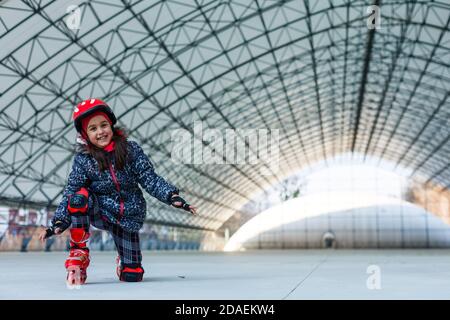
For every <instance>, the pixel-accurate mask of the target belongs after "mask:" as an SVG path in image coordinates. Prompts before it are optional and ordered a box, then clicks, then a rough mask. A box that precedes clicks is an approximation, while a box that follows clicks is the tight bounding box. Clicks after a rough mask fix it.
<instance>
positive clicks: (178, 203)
mask: <svg viewBox="0 0 450 320" xmlns="http://www.w3.org/2000/svg"><path fill="white" fill-rule="evenodd" d="M172 205H173V206H174V207H176V208H182V209H184V210H186V211H189V212H190V213H192V214H193V215H196V214H197V208H196V207H194V206H192V205H190V204H188V203H187V202H186V201H185V200H184V199H183V198H181V197H180V196H179V195H178V194H173V195H172Z"/></svg>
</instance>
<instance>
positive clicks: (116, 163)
mask: <svg viewBox="0 0 450 320" xmlns="http://www.w3.org/2000/svg"><path fill="white" fill-rule="evenodd" d="M73 120H74V124H75V128H76V130H77V131H78V133H79V134H80V135H81V137H80V139H79V142H81V144H78V145H77V154H76V155H75V158H74V161H73V166H72V171H71V173H70V175H69V179H68V184H67V186H66V188H65V190H64V193H63V198H62V200H61V203H60V204H59V206H58V208H57V209H56V212H55V215H54V218H53V219H52V221H51V227H50V228H48V229H46V230H44V231H42V232H41V233H40V235H39V238H40V239H41V241H44V240H45V239H47V238H49V237H51V236H53V235H55V234H61V233H62V232H64V230H66V229H67V228H69V227H70V253H69V257H68V258H67V260H66V262H65V267H66V269H67V282H68V284H83V283H85V281H86V278H87V273H86V270H87V267H88V266H89V249H88V248H87V246H86V242H87V241H88V239H89V235H90V234H89V225H90V224H92V225H94V226H95V227H97V228H99V229H102V230H106V231H108V232H109V233H111V234H112V236H113V238H114V242H115V245H116V248H117V252H118V257H117V261H116V262H117V275H118V277H119V279H120V280H121V281H129V282H136V281H141V280H142V277H143V274H144V269H143V268H142V265H141V261H142V254H141V250H140V246H139V229H141V227H142V225H143V223H144V219H145V216H146V202H145V199H144V197H143V194H142V191H141V189H140V188H139V185H141V187H143V188H144V189H145V190H146V191H147V192H148V193H149V194H150V195H152V196H153V197H155V198H157V199H158V200H160V201H162V202H164V203H166V204H168V205H172V206H174V207H177V208H182V209H184V210H186V211H190V212H191V213H192V214H196V212H197V209H196V208H195V207H194V206H191V205H189V204H188V203H186V201H185V200H184V199H183V198H181V197H180V196H179V195H178V193H179V190H178V189H177V188H176V187H175V186H173V185H172V184H170V183H168V182H167V181H165V180H164V179H163V178H162V177H160V176H158V175H157V174H156V173H155V171H154V168H153V165H152V163H151V162H150V160H149V158H148V157H147V156H146V155H145V154H144V152H143V150H142V148H141V147H140V146H139V145H138V144H137V143H136V142H134V141H128V140H127V137H126V135H125V133H124V131H123V130H121V129H119V128H116V127H114V125H115V124H116V122H117V120H116V117H115V115H114V113H113V112H112V110H111V108H110V107H109V106H108V105H107V104H106V103H105V102H103V101H101V100H99V99H88V100H85V101H83V102H81V103H80V104H78V106H77V107H76V108H75V110H74V113H73Z"/></svg>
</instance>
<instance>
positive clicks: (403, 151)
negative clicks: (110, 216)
mask: <svg viewBox="0 0 450 320" xmlns="http://www.w3.org/2000/svg"><path fill="white" fill-rule="evenodd" d="M73 4H78V5H79V8H80V12H81V20H80V22H81V24H80V29H78V30H71V29H69V28H68V26H67V24H66V23H65V20H64V19H67V14H66V9H67V7H69V6H70V5H73ZM376 4H378V5H379V7H380V9H381V25H380V27H381V28H379V29H369V28H368V26H367V19H368V13H367V6H368V3H367V2H366V1H324V0H316V1H273V0H266V1H250V0H249V1H241V0H239V1H220V0H218V1H198V0H192V1H180V0H166V1H143V0H137V1H128V0H122V1H115V2H110V3H108V2H106V1H105V2H104V1H89V2H81V1H79V2H76V1H75V2H74V1H61V0H60V1H55V0H53V1H52V0H50V1H31V0H27V1H2V2H0V48H1V50H0V79H1V81H0V92H1V102H2V103H1V106H0V132H1V135H0V156H1V159H0V201H1V202H3V203H13V204H14V203H15V204H27V205H51V206H55V205H57V204H58V201H59V199H60V196H61V192H62V190H63V188H64V185H65V183H66V178H67V175H68V173H69V170H70V167H71V161H72V157H73V144H74V141H75V130H74V128H73V125H72V123H71V112H72V109H73V107H74V105H75V104H76V103H77V102H79V101H81V100H83V99H85V98H87V97H92V96H93V97H98V98H102V99H105V100H106V101H108V103H109V104H110V105H111V107H112V108H113V109H114V112H115V113H116V115H117V116H118V118H119V122H120V124H122V125H124V126H126V127H127V128H128V129H129V131H130V135H131V139H133V140H136V141H138V142H139V143H141V145H142V146H143V148H144V150H145V151H146V152H147V154H149V155H150V156H151V157H152V159H153V161H154V162H155V166H156V169H157V172H158V173H159V174H160V175H162V176H163V177H165V178H166V179H167V180H169V181H171V182H173V183H174V184H176V185H177V186H179V187H180V189H181V190H182V191H183V194H184V195H185V196H186V198H187V199H190V200H191V202H192V203H194V204H195V205H197V206H198V207H199V208H200V210H201V216H199V217H197V218H192V217H190V216H188V215H186V214H184V213H180V212H179V211H177V210H175V209H173V208H170V207H167V206H164V205H162V204H160V203H158V202H157V201H155V200H150V202H149V214H148V217H149V220H150V221H156V222H161V223H169V224H174V225H186V226H190V227H196V228H205V229H213V230H215V229H217V228H219V227H220V226H221V225H222V223H223V222H224V221H226V220H227V219H228V218H229V217H230V215H232V214H233V213H234V212H236V210H239V208H240V207H241V205H242V204H243V203H245V202H247V201H249V200H250V198H251V195H252V194H253V193H254V192H257V191H261V190H264V189H265V188H267V186H268V185H270V184H273V183H276V182H280V181H282V180H283V179H284V178H285V177H287V176H289V175H290V174H292V173H293V172H295V171H297V170H299V169H301V168H303V167H305V166H308V165H312V164H313V163H315V162H317V161H318V160H321V159H327V158H330V157H333V156H335V155H338V154H341V153H346V152H355V153H360V154H363V155H367V156H376V157H379V158H382V159H387V160H390V161H393V162H394V163H395V164H396V165H398V166H404V167H408V168H410V169H411V172H412V173H411V177H413V178H414V177H422V179H423V180H424V181H427V182H432V183H435V184H438V185H441V186H442V188H446V187H449V184H450V161H449V159H450V143H449V138H450V129H449V128H450V126H449V124H450V122H449V119H450V104H449V100H448V96H449V92H450V72H449V70H450V69H449V62H450V33H449V22H450V4H449V2H448V1H383V2H376ZM194 120H196V121H202V123H203V128H204V129H206V128H215V129H220V130H225V129H235V130H237V129H246V128H253V129H271V130H272V129H278V130H279V133H280V140H279V142H280V143H279V148H280V158H279V160H280V162H279V164H280V166H279V169H278V170H276V171H272V174H271V175H262V174H261V172H260V170H259V169H258V168H257V167H252V166H250V165H244V166H242V165H235V164H229V165H195V164H190V165H180V164H174V163H173V162H171V161H170V156H171V141H170V138H171V132H173V131H174V130H175V129H179V128H183V129H186V130H189V131H191V132H192V131H193V125H194ZM257 151H258V150H255V149H254V148H252V152H257Z"/></svg>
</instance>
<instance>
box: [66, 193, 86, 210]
mask: <svg viewBox="0 0 450 320" xmlns="http://www.w3.org/2000/svg"><path fill="white" fill-rule="evenodd" d="M88 196H89V193H88V191H87V189H86V188H81V189H80V190H78V191H77V192H75V193H74V194H72V195H70V196H69V203H68V205H67V209H68V210H69V214H71V215H82V214H86V213H87V212H88Z"/></svg>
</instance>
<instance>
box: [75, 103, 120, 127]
mask: <svg viewBox="0 0 450 320" xmlns="http://www.w3.org/2000/svg"><path fill="white" fill-rule="evenodd" d="M97 111H103V112H104V113H106V115H107V116H108V117H109V119H110V120H111V122H112V124H113V125H114V124H116V122H117V119H116V116H115V115H114V113H113V112H112V110H111V108H110V107H109V106H108V105H107V104H106V102H104V101H102V100H100V99H96V98H91V99H87V100H84V101H83V102H80V103H79V104H78V105H77V106H76V107H75V109H74V110H73V122H74V124H75V128H76V129H77V131H78V132H80V133H81V129H82V127H81V120H82V119H83V118H84V117H86V116H88V115H90V114H93V113H94V112H97Z"/></svg>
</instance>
